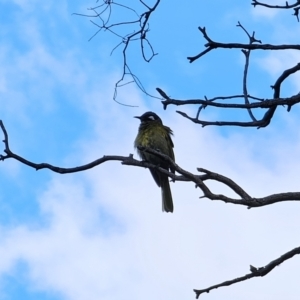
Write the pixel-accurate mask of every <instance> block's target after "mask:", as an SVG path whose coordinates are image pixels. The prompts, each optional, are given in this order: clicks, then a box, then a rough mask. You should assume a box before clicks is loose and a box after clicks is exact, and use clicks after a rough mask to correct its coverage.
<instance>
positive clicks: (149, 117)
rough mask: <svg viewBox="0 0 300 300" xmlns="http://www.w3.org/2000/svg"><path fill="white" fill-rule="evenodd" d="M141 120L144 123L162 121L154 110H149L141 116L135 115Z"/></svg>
mask: <svg viewBox="0 0 300 300" xmlns="http://www.w3.org/2000/svg"><path fill="white" fill-rule="evenodd" d="M135 118H137V119H139V120H140V121H141V123H142V124H146V123H150V122H160V123H162V121H161V119H160V117H159V116H158V115H157V114H155V113H154V112H152V111H147V112H145V113H144V114H143V115H141V116H140V117H137V116H136V117H135Z"/></svg>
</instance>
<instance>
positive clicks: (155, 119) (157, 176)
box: [134, 111, 175, 212]
mask: <svg viewBox="0 0 300 300" xmlns="http://www.w3.org/2000/svg"><path fill="white" fill-rule="evenodd" d="M135 118H137V119H139V120H140V121H141V124H140V127H139V132H138V135H137V137H136V139H135V141H134V147H135V148H137V147H148V148H152V149H154V150H156V151H160V152H161V153H162V154H166V155H168V156H169V157H170V158H171V159H172V160H175V157H174V152H173V147H174V145H173V142H172V139H171V135H172V134H173V132H172V130H171V129H170V128H169V127H167V126H164V125H163V123H162V120H161V119H160V117H159V116H158V115H157V114H155V113H154V112H151V111H148V112H146V113H144V114H143V115H141V116H140V117H135ZM137 152H138V154H139V155H140V157H141V158H142V159H143V160H145V161H147V162H149V163H152V164H154V165H158V166H159V167H161V168H164V169H166V170H169V169H170V170H171V172H173V173H175V170H174V168H173V167H172V166H170V164H169V163H168V162H167V161H166V160H164V159H163V158H161V157H158V156H157V155H154V154H150V153H146V152H144V151H140V150H139V149H137ZM150 172H151V174H152V176H153V178H154V180H155V182H156V183H157V185H158V186H159V187H161V194H162V210H163V211H166V212H173V200H172V194H171V189H170V184H169V178H168V176H167V175H165V174H163V173H161V172H159V171H158V170H155V169H150Z"/></svg>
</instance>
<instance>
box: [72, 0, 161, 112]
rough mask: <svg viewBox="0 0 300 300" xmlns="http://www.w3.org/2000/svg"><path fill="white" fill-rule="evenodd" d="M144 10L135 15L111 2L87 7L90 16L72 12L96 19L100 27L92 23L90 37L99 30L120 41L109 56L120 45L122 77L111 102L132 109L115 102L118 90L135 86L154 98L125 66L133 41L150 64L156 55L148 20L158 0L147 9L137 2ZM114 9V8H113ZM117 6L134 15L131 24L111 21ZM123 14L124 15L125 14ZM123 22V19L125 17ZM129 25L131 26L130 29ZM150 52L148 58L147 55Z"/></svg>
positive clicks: (130, 10) (116, 85)
mask: <svg viewBox="0 0 300 300" xmlns="http://www.w3.org/2000/svg"><path fill="white" fill-rule="evenodd" d="M139 2H140V3H141V4H142V6H143V8H146V11H144V12H142V13H140V14H139V13H138V12H137V11H136V10H134V9H132V8H130V7H128V6H125V5H123V4H120V3H117V2H114V1H106V0H103V4H101V5H98V6H96V7H93V8H89V10H90V11H92V12H93V14H88V15H87V14H78V13H75V15H78V16H84V17H88V18H97V19H98V20H99V21H100V24H98V23H97V22H95V21H91V22H92V23H93V24H94V25H95V26H97V27H98V30H97V32H96V33H95V34H94V35H93V36H92V37H91V39H92V38H93V37H95V36H96V35H97V34H98V33H99V32H101V31H108V32H110V33H112V34H113V35H115V36H116V37H118V38H119V40H120V42H119V43H118V44H117V45H116V46H115V47H114V48H113V50H112V52H111V54H112V53H113V52H114V51H115V50H116V49H117V48H119V47H120V46H121V45H123V50H122V57H123V67H122V76H121V78H120V79H119V80H118V81H117V82H116V84H115V90H114V96H113V99H114V100H115V101H116V102H118V103H119V104H121V105H125V106H132V105H128V104H124V103H120V102H119V101H117V95H118V89H119V88H120V87H122V86H125V85H127V84H131V83H133V82H134V83H135V84H136V85H137V86H138V87H139V89H140V90H141V91H142V92H143V93H145V94H146V95H148V96H150V97H153V98H156V97H155V96H153V95H150V94H149V93H148V92H147V91H146V90H145V88H144V86H143V84H142V83H141V81H140V80H139V78H138V76H136V75H135V74H134V72H133V71H132V70H131V67H130V64H129V63H128V57H127V55H128V49H129V46H130V45H131V44H132V43H133V42H135V41H139V43H140V50H141V55H142V58H143V60H144V61H146V62H150V61H151V60H152V59H153V57H154V56H156V55H157V53H156V52H155V51H154V48H153V46H152V44H151V43H150V41H149V39H148V37H147V34H148V32H149V31H150V26H149V20H150V17H151V15H152V14H153V12H154V11H155V10H156V9H157V7H158V5H159V3H160V0H156V2H155V4H154V5H153V6H152V7H150V6H149V5H147V4H146V3H145V2H144V1H142V0H140V1H139ZM113 6H114V7H113ZM116 7H119V8H122V9H123V11H124V12H125V14H126V12H128V11H129V12H131V13H132V14H133V15H134V18H133V19H131V20H130V21H125V20H121V21H120V22H112V21H111V19H112V18H111V16H112V14H113V11H114V9H116ZM125 14H124V15H125ZM124 19H125V16H124ZM132 25H134V27H133V29H131V28H132ZM124 27H125V28H128V31H127V32H126V33H125V34H124V33H122V32H123V29H124ZM147 51H148V52H149V54H148V55H147V54H146V52H147ZM127 76H129V78H130V79H129V81H125V79H126V78H127Z"/></svg>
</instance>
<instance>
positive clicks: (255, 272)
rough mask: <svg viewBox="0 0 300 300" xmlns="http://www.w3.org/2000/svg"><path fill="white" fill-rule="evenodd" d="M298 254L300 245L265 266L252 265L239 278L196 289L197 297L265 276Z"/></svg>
mask: <svg viewBox="0 0 300 300" xmlns="http://www.w3.org/2000/svg"><path fill="white" fill-rule="evenodd" d="M297 254H300V247H297V248H295V249H293V250H291V251H288V252H287V253H285V254H283V255H281V256H280V257H278V258H277V259H275V260H273V261H271V262H270V263H268V264H267V265H266V266H264V267H260V268H256V267H253V266H251V265H250V271H251V273H248V274H246V275H244V276H241V277H238V278H235V279H232V280H227V281H224V282H222V283H219V284H216V285H213V286H210V287H208V288H206V289H202V290H196V289H194V292H195V293H196V299H198V298H199V297H200V295H201V294H203V293H209V292H210V291H211V290H213V289H217V288H219V287H223V286H229V285H232V284H235V283H238V282H242V281H245V280H247V279H250V278H253V277H263V276H265V275H267V274H268V273H270V272H271V271H272V270H273V269H274V268H275V267H277V266H279V265H280V264H281V263H283V262H285V261H286V260H288V259H290V258H292V257H293V256H295V255H297Z"/></svg>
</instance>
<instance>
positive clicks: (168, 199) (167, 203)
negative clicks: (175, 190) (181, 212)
mask: <svg viewBox="0 0 300 300" xmlns="http://www.w3.org/2000/svg"><path fill="white" fill-rule="evenodd" d="M161 195H162V210H163V211H165V212H173V210H174V208H173V199H172V193H171V189H170V183H169V177H168V176H164V175H162V176H161Z"/></svg>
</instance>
